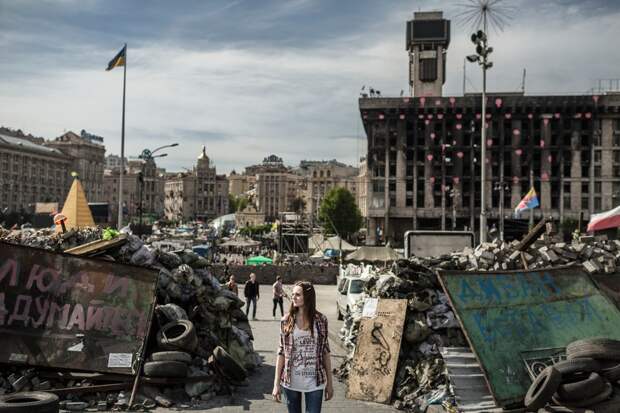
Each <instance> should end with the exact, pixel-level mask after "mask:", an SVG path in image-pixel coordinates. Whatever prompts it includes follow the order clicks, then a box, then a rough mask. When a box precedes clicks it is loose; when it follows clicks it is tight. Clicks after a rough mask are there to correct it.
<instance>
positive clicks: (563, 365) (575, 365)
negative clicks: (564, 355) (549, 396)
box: [553, 358, 602, 382]
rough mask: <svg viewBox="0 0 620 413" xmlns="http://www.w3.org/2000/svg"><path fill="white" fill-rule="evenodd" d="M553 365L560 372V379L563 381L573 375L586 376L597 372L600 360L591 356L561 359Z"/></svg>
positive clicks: (599, 368)
mask: <svg viewBox="0 0 620 413" xmlns="http://www.w3.org/2000/svg"><path fill="white" fill-rule="evenodd" d="M553 367H554V368H555V369H556V370H557V371H559V372H560V373H562V381H564V382H566V381H568V380H566V379H567V378H570V377H574V376H584V378H587V377H588V376H589V374H590V373H598V372H599V371H600V370H601V368H602V366H601V363H600V362H598V361H597V360H594V359H591V358H579V359H572V360H562V361H560V362H559V363H556V364H554V365H553Z"/></svg>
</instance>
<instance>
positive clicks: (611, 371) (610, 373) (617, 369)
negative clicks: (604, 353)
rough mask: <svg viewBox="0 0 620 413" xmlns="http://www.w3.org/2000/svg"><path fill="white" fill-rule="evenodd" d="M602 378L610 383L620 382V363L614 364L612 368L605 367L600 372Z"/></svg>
mask: <svg viewBox="0 0 620 413" xmlns="http://www.w3.org/2000/svg"><path fill="white" fill-rule="evenodd" d="M600 373H601V376H603V377H605V378H606V379H607V380H609V381H612V382H614V381H618V380H620V363H613V364H612V365H611V366H610V367H603V368H602V369H601V370H600Z"/></svg>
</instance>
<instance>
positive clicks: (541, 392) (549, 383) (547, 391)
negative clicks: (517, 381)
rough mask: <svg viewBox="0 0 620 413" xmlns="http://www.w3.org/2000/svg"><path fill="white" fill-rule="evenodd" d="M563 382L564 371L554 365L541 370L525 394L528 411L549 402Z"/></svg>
mask: <svg viewBox="0 0 620 413" xmlns="http://www.w3.org/2000/svg"><path fill="white" fill-rule="evenodd" d="M561 382H562V373H560V372H559V371H557V370H556V369H555V368H554V367H553V366H550V367H547V368H546V369H544V370H543V371H542V372H540V374H539V375H538V377H536V378H535V379H534V381H533V382H532V385H531V386H530V388H529V389H528V391H527V393H526V394H525V400H524V403H525V407H527V408H528V411H530V410H537V409H540V408H541V407H545V405H546V404H547V402H548V401H549V400H551V398H552V397H553V394H554V393H555V392H556V391H557V390H558V387H560V383H561Z"/></svg>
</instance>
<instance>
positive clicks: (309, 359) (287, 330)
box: [271, 281, 334, 413]
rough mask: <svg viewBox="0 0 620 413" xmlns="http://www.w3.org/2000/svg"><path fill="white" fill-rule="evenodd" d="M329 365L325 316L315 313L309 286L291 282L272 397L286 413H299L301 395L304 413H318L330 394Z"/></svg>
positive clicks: (314, 301)
mask: <svg viewBox="0 0 620 413" xmlns="http://www.w3.org/2000/svg"><path fill="white" fill-rule="evenodd" d="M332 379H333V377H332V366H331V360H330V350H329V342H328V337H327V317H325V316H324V315H323V314H321V313H320V312H318V311H317V310H316V292H315V291H314V287H313V285H312V283H310V282H308V281H299V282H297V283H295V286H294V287H293V292H292V294H291V306H290V307H289V311H288V314H287V315H286V316H284V317H282V321H281V322H280V344H279V346H278V355H277V360H276V372H275V378H274V383H273V391H272V393H271V394H272V396H273V398H274V400H275V401H276V402H278V403H279V402H280V401H281V396H282V393H284V398H285V400H286V407H287V409H288V412H289V413H301V399H302V396H304V395H305V404H306V410H305V411H306V412H307V413H319V412H320V411H321V405H322V401H323V395H325V400H326V401H327V400H330V399H331V398H332V397H333V395H334V388H333V380H332Z"/></svg>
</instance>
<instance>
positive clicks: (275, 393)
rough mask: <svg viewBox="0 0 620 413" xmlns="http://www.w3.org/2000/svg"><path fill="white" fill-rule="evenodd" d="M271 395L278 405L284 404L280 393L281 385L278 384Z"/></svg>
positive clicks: (274, 386)
mask: <svg viewBox="0 0 620 413" xmlns="http://www.w3.org/2000/svg"><path fill="white" fill-rule="evenodd" d="M271 395H272V396H273V400H274V401H275V402H276V403H281V402H282V393H281V392H280V385H279V384H278V383H276V384H274V385H273V391H272V392H271Z"/></svg>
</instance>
